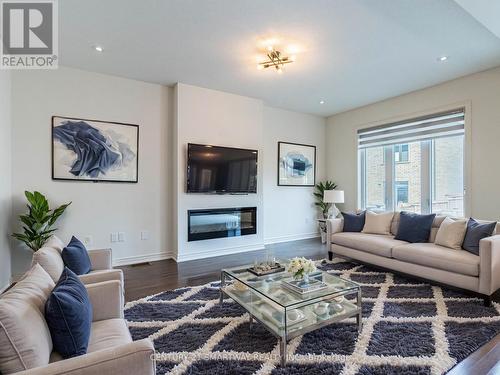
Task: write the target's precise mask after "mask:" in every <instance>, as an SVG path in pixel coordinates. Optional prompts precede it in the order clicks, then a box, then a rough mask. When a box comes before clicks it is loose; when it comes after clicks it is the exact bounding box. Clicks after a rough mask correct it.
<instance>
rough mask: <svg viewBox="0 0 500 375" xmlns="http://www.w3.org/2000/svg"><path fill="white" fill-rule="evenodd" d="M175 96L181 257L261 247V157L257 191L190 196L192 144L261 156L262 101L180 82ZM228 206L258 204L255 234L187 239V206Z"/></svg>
mask: <svg viewBox="0 0 500 375" xmlns="http://www.w3.org/2000/svg"><path fill="white" fill-rule="evenodd" d="M176 100H177V102H176V123H175V125H174V127H175V130H174V134H175V137H176V139H175V141H176V144H177V149H176V155H177V157H176V165H177V171H176V178H177V181H176V188H177V190H176V193H175V194H176V197H175V198H174V200H176V202H177V211H176V212H177V228H176V231H177V246H176V248H177V250H178V252H177V260H179V261H184V260H189V259H195V258H203V257H209V256H214V255H221V254H228V253H236V252H242V251H249V250H255V249H260V248H263V246H264V235H263V218H264V214H263V189H262V165H263V164H262V161H260V162H258V176H257V184H258V186H257V193H256V194H247V195H212V194H186V149H187V144H188V143H200V144H212V145H217V146H228V147H241V148H248V149H254V150H258V152H259V155H258V157H259V158H262V151H263V147H262V139H263V138H262V137H263V133H262V111H263V104H262V101H260V100H257V99H252V98H248V97H244V96H239V95H233V94H228V93H224V92H221V91H215V90H209V89H204V88H200V87H196V86H190V85H186V84H182V83H179V84H177V86H176ZM225 207H257V234H255V235H246V236H242V237H231V238H218V239H211V240H204V241H194V242H187V210H189V209H200V208H225Z"/></svg>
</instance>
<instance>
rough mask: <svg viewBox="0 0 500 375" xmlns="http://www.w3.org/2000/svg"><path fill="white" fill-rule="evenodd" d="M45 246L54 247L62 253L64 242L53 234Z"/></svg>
mask: <svg viewBox="0 0 500 375" xmlns="http://www.w3.org/2000/svg"><path fill="white" fill-rule="evenodd" d="M43 247H52V248H53V249H56V250H57V251H59V252H60V253H61V252H62V251H63V249H64V242H62V241H61V239H60V238H59V237H57V236H56V235H55V234H53V235H52V236H50V238H49V239H48V240H47V242H45V244H44V245H43Z"/></svg>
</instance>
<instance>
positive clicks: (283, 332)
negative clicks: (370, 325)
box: [220, 267, 363, 366]
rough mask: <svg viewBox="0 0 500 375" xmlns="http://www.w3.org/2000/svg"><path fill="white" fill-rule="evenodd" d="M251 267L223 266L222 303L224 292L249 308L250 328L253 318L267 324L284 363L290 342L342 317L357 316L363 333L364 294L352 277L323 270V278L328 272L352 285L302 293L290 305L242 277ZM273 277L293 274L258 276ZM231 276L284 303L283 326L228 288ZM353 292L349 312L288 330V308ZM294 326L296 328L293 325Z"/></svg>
mask: <svg viewBox="0 0 500 375" xmlns="http://www.w3.org/2000/svg"><path fill="white" fill-rule="evenodd" d="M247 268H248V267H237V268H231V269H223V270H222V271H221V279H220V303H222V302H223V299H224V295H226V296H228V297H230V298H231V299H233V300H234V301H235V302H236V303H238V304H239V305H240V306H241V307H243V309H245V311H246V312H247V313H248V314H249V316H250V318H249V321H250V328H251V326H252V322H253V320H256V321H257V322H259V323H260V324H262V325H263V326H264V327H266V329H267V330H268V331H269V332H270V333H271V334H273V335H274V336H275V337H276V338H277V339H278V340H279V346H280V362H281V366H285V365H286V360H287V343H288V342H289V341H290V340H292V339H293V338H295V337H297V336H301V335H303V334H305V333H308V332H312V331H315V330H317V329H320V328H323V327H325V326H328V325H330V324H332V323H336V322H339V321H341V320H344V319H348V318H351V317H353V316H355V317H356V324H357V326H358V332H361V329H362V324H363V323H362V297H361V286H360V285H359V284H357V283H355V282H352V281H350V280H345V279H342V278H340V277H338V276H335V275H331V274H328V273H326V272H323V271H322V272H321V277H323V276H324V274H326V275H327V278H328V279H330V280H331V279H332V277H333V278H335V279H338V280H339V281H341V282H344V283H345V284H346V285H348V286H346V288H344V289H339V290H333V288H329V289H328V290H324V291H319V292H314V293H311V294H310V295H309V296H308V295H306V296H302V297H301V298H299V299H300V301H297V302H294V303H291V304H289V305H286V304H281V303H280V302H279V301H277V300H276V299H275V298H273V297H272V296H271V295H270V294H268V293H266V292H265V291H263V290H259V289H258V288H254V287H253V286H252V283H249V282H248V280H246V279H245V278H244V277H241V276H239V275H242V274H245V270H246V269H247ZM247 272H248V271H247ZM245 275H246V276H249V273H247V274H245ZM250 275H251V274H250ZM251 276H252V277H253V278H254V279H255V278H256V277H255V275H251ZM269 276H272V277H276V276H277V277H278V280H276V281H274V282H275V283H281V280H283V279H284V278H289V277H291V275H290V274H288V273H286V272H280V273H278V274H274V275H268V276H261V277H260V278H259V277H257V279H261V280H266V279H268V278H269ZM228 278H229V279H231V280H233V281H234V280H237V281H239V282H241V283H243V284H245V285H246V286H247V287H248V288H249V289H250V290H251V293H255V294H256V295H257V296H259V297H261V298H263V299H264V300H270V301H272V302H271V303H273V304H274V305H276V304H277V305H280V306H281V307H282V308H283V319H284V324H283V328H282V329H279V327H276V326H275V325H273V324H272V323H271V322H268V321H267V319H262V318H261V317H259V316H258V315H260V314H258V313H259V308H258V306H253V308H250V307H252V304H249V303H245V302H244V301H243V300H242V299H241V298H240V297H239V296H238V295H237V294H236V293H235V292H234V291H231V290H229V289H228V288H227V286H228V285H227V283H226V280H227V279H228ZM272 286H273V287H274V289H276V288H277V287H279V284H274V285H272ZM279 288H280V289H282V291H283V292H285V293H293V292H291V291H289V290H287V289H285V288H283V287H279ZM351 294H355V295H356V302H355V304H354V303H351V302H349V301H347V300H346V302H345V304H347V305H349V306H350V310H349V311H345V312H342V313H338V314H336V315H334V316H332V317H330V318H329V319H326V320H319V319H317V321H315V322H313V323H312V324H308V325H302V326H300V325H299V324H297V325H298V326H299V327H298V328H295V329H293V330H292V331H290V330H289V329H288V328H290V327H289V326H287V312H288V311H290V310H292V309H298V308H304V307H307V306H312V305H314V304H317V303H318V302H325V301H332V300H334V299H335V298H338V297H340V296H347V295H351ZM310 318H311V316H310V317H309V318H308V319H310ZM291 327H292V328H294V327H293V326H291Z"/></svg>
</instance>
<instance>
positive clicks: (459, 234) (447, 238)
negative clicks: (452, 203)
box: [434, 217, 467, 250]
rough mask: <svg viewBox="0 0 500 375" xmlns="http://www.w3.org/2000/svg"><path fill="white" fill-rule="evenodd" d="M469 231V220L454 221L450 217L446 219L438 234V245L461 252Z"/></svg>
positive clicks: (436, 242) (436, 241)
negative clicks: (466, 233)
mask: <svg viewBox="0 0 500 375" xmlns="http://www.w3.org/2000/svg"><path fill="white" fill-rule="evenodd" d="M466 231H467V220H462V219H460V220H453V219H451V218H449V217H447V218H446V219H444V221H443V223H442V224H441V226H440V227H439V230H438V232H437V234H436V240H435V241H434V243H435V244H436V245H441V246H444V247H449V248H450V249H455V250H461V249H462V243H463V242H464V238H465V232H466Z"/></svg>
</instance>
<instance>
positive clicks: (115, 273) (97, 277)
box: [78, 269, 123, 285]
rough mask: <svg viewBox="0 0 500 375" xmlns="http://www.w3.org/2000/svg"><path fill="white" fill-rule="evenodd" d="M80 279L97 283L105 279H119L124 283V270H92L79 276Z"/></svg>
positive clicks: (83, 281)
mask: <svg viewBox="0 0 500 375" xmlns="http://www.w3.org/2000/svg"><path fill="white" fill-rule="evenodd" d="M78 277H79V278H80V281H81V282H82V283H84V284H95V283H101V282H103V281H111V280H117V281H119V282H121V283H122V285H123V271H122V270H120V269H111V270H102V271H90V273H86V274H85V275H80V276H78Z"/></svg>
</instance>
